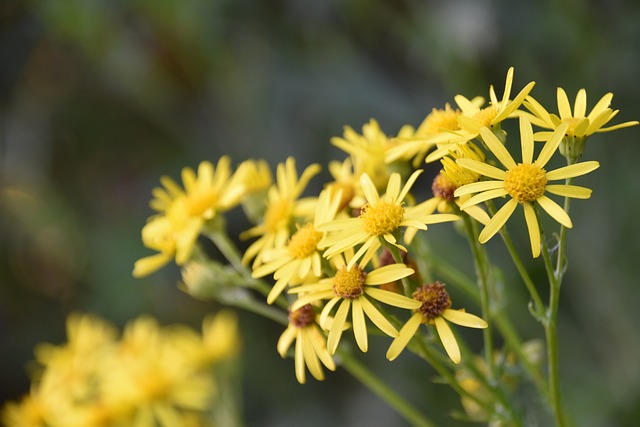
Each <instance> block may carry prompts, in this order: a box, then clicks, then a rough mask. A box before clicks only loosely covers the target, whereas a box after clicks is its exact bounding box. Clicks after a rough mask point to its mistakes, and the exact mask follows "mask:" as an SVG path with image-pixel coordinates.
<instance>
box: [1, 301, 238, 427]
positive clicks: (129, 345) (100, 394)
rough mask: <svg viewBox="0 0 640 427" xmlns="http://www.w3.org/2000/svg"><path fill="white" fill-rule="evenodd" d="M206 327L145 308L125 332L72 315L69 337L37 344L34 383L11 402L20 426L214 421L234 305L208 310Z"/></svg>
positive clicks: (234, 343) (232, 347) (232, 346)
mask: <svg viewBox="0 0 640 427" xmlns="http://www.w3.org/2000/svg"><path fill="white" fill-rule="evenodd" d="M202 327H203V330H202V334H199V333H197V332H196V331H194V330H193V329H191V328H188V327H186V326H183V325H174V326H167V327H161V326H160V325H158V323H157V322H156V321H155V320H154V319H153V318H152V317H150V316H141V317H139V318H137V319H135V320H133V321H131V322H130V323H129V324H127V325H126V326H125V328H124V331H123V333H122V336H120V337H119V336H118V331H117V329H116V328H115V327H114V326H113V325H111V324H109V323H108V322H106V321H104V320H102V319H100V318H97V317H95V316H92V315H87V314H72V315H71V316H69V318H68V320H67V336H68V342H66V343H65V344H63V345H53V344H40V345H39V346H38V347H36V367H35V368H34V370H33V373H32V374H33V382H32V388H31V391H30V393H29V394H28V395H26V396H25V397H24V398H23V399H22V400H21V401H20V402H19V403H18V402H16V403H14V402H10V403H7V404H6V405H5V406H4V408H3V410H2V422H3V424H4V425H6V426H15V427H94V426H95V427H120V426H121V427H125V426H127V427H128V426H139V427H155V426H163V427H173V426H194V427H195V426H203V425H214V424H215V422H216V418H215V414H214V409H215V408H216V401H217V399H218V398H219V396H220V393H219V387H218V384H217V381H216V378H217V376H216V374H215V372H216V368H217V366H219V365H220V364H221V363H223V362H224V361H226V360H231V359H232V358H233V357H234V356H235V355H236V354H237V351H238V346H239V342H238V338H237V321H236V318H235V316H234V315H233V314H232V313H230V312H220V313H219V314H217V315H215V316H209V317H207V318H205V320H204V322H203V326H202Z"/></svg>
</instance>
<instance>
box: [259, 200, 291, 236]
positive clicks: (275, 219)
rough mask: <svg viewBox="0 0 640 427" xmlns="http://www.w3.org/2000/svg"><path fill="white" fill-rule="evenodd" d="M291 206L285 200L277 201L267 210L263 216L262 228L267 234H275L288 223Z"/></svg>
mask: <svg viewBox="0 0 640 427" xmlns="http://www.w3.org/2000/svg"><path fill="white" fill-rule="evenodd" d="M290 216H291V204H290V203H289V201H288V200H286V199H281V200H277V201H275V202H273V203H271V204H269V207H268V208H267V212H266V213H265V214H264V226H265V228H266V229H267V232H271V233H273V232H275V231H277V230H278V229H279V228H281V227H283V226H285V225H286V224H287V223H288V222H289V217H290Z"/></svg>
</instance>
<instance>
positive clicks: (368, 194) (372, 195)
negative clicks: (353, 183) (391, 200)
mask: <svg viewBox="0 0 640 427" xmlns="http://www.w3.org/2000/svg"><path fill="white" fill-rule="evenodd" d="M360 188H361V189H362V192H363V193H364V197H365V198H366V199H367V202H369V203H375V202H377V201H378V200H379V198H380V197H379V196H378V190H376V186H375V185H374V184H373V181H371V178H370V177H369V175H367V174H366V173H363V174H362V175H360Z"/></svg>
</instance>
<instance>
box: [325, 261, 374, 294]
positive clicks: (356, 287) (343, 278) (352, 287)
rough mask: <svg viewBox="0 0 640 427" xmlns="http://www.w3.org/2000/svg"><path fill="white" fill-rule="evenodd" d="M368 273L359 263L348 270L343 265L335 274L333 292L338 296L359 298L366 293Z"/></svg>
mask: <svg viewBox="0 0 640 427" xmlns="http://www.w3.org/2000/svg"><path fill="white" fill-rule="evenodd" d="M366 277H367V273H366V272H365V271H364V270H362V269H361V268H360V267H358V266H357V265H354V266H353V267H351V270H347V267H346V266H345V267H342V268H341V269H340V270H338V271H337V272H336V275H335V276H333V292H334V293H335V294H336V296H338V297H341V298H347V299H354V298H358V297H359V296H360V295H362V294H363V293H364V280H365V279H366Z"/></svg>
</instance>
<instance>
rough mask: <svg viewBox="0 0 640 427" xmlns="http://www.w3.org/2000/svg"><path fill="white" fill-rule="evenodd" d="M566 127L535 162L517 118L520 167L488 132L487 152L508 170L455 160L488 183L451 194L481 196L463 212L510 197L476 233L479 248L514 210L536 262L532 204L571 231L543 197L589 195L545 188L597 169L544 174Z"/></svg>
mask: <svg viewBox="0 0 640 427" xmlns="http://www.w3.org/2000/svg"><path fill="white" fill-rule="evenodd" d="M567 127H568V124H567V123H564V124H562V125H560V126H559V127H558V129H556V131H555V132H554V133H553V134H552V135H551V138H549V140H548V141H547V142H546V143H545V145H544V147H542V151H541V152H540V154H539V155H538V158H537V160H536V161H535V162H534V161H533V151H534V142H533V129H532V128H531V123H530V122H529V120H527V119H526V118H524V117H521V118H520V139H521V143H522V163H516V162H515V160H513V157H511V154H509V152H508V151H507V149H506V148H505V146H504V145H502V143H501V142H500V140H498V138H497V137H496V136H495V135H494V134H493V132H491V131H490V130H489V129H488V128H482V129H481V130H480V133H481V135H482V138H483V140H484V141H485V143H486V145H487V147H488V148H489V149H490V150H491V152H492V153H493V154H494V155H495V156H496V158H497V159H498V160H499V161H500V162H501V163H502V164H503V165H504V167H505V168H506V170H501V169H499V168H497V167H495V166H490V165H488V164H486V163H482V162H479V161H477V160H472V159H458V160H457V162H458V164H460V165H461V166H464V167H465V168H467V169H469V170H472V171H474V172H477V173H479V174H481V175H483V176H486V177H488V178H492V180H489V181H481V182H476V183H472V184H468V185H465V186H462V187H460V188H458V189H457V190H456V191H455V195H456V196H463V195H465V194H471V193H479V194H476V195H475V196H473V197H472V198H471V199H469V200H467V201H466V202H465V203H464V204H463V205H462V209H463V210H464V209H467V208H468V207H470V206H474V205H476V204H478V203H481V202H484V201H486V200H490V199H494V198H497V197H503V196H510V199H509V201H508V202H507V203H505V205H504V206H502V207H501V208H500V210H498V212H496V214H495V215H494V216H493V218H491V221H489V223H488V224H487V225H486V226H485V227H484V229H483V230H482V231H481V232H480V236H479V240H480V242H481V243H485V242H487V241H488V240H489V239H490V238H491V237H493V236H494V235H495V234H496V233H497V232H498V231H499V230H500V228H502V226H503V225H504V224H505V223H506V221H507V220H508V219H509V217H510V216H511V214H512V213H513V211H514V210H515V209H516V207H517V206H518V205H522V207H523V209H524V217H525V220H526V222H527V228H528V231H529V239H530V241H531V252H532V254H533V256H534V258H535V257H538V256H539V255H540V230H539V227H538V219H537V218H536V212H535V209H534V203H535V204H537V205H539V206H540V207H541V208H542V209H544V210H545V211H546V212H547V213H548V214H549V215H551V217H553V218H554V219H555V220H556V221H558V222H559V223H560V224H562V225H564V226H565V227H567V228H571V227H572V223H571V219H570V218H569V215H568V214H567V213H566V212H565V211H564V209H563V208H562V207H560V206H559V205H558V204H557V203H556V202H554V201H553V200H551V199H550V198H549V197H547V196H546V195H545V193H546V192H549V193H551V194H556V195H559V196H564V197H573V198H578V199H588V198H589V197H591V190H590V189H588V188H584V187H579V186H575V185H565V184H555V185H551V184H548V182H549V181H555V180H559V179H566V178H573V177H577V176H580V175H584V174H586V173H589V172H591V171H593V170H595V169H597V168H598V167H599V166H600V165H599V163H598V162H596V161H589V162H582V163H576V164H573V165H570V166H565V167H561V168H559V169H556V170H553V171H550V172H547V171H546V170H544V166H545V165H546V164H547V162H548V161H549V159H551V156H552V155H553V153H555V151H556V150H557V148H558V145H559V144H560V141H561V140H562V138H563V137H564V135H565V133H566V131H567Z"/></svg>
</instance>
